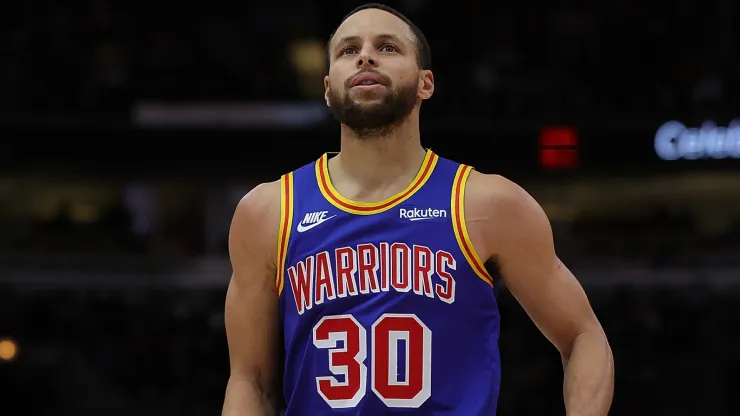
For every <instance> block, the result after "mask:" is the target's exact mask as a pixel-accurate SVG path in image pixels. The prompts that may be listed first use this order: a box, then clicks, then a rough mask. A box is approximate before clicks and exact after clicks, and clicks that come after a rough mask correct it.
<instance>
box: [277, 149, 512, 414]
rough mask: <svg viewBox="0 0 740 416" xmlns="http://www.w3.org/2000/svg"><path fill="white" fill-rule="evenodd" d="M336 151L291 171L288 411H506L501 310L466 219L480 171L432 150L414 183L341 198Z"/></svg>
mask: <svg viewBox="0 0 740 416" xmlns="http://www.w3.org/2000/svg"><path fill="white" fill-rule="evenodd" d="M327 160H328V156H327V155H324V156H322V157H321V158H320V159H319V160H318V161H316V162H315V163H311V164H309V165H307V166H304V167H302V168H300V169H298V170H296V171H295V172H292V173H289V174H287V175H284V176H283V177H282V178H281V184H282V201H281V211H282V212H281V214H282V215H281V226H280V234H279V241H278V276H277V289H278V293H279V295H280V312H281V317H282V325H283V332H284V339H285V374H284V380H285V381H284V394H285V399H286V402H287V413H286V415H287V416H300V415H310V416H320V415H338V414H342V415H368V416H381V415H385V414H396V413H403V414H407V415H412V414H413V415H460V416H477V415H495V414H496V402H497V398H498V392H499V384H500V375H501V367H500V359H499V349H498V337H499V313H498V307H497V305H496V299H495V296H494V292H493V278H492V277H491V275H490V274H489V273H488V272H487V271H486V269H485V268H484V265H483V262H482V261H481V259H480V258H479V257H478V256H477V254H476V253H475V251H474V250H473V246H472V244H471V242H470V238H469V236H468V232H467V228H466V225H465V212H464V196H465V195H464V193H465V183H466V181H467V178H468V175H469V174H470V171H471V168H470V167H469V166H465V165H460V164H458V163H455V162H452V161H450V160H446V159H443V158H440V157H439V156H437V155H436V154H434V153H433V152H431V151H428V152H427V155H426V158H425V160H424V164H423V166H422V168H421V169H420V171H419V173H418V175H417V176H416V178H415V179H414V180H413V182H412V183H411V184H410V185H409V186H408V188H406V189H405V190H404V191H403V192H401V193H399V194H397V195H395V196H393V197H391V198H388V199H387V200H384V201H381V202H377V203H366V202H355V201H351V200H349V199H347V198H344V197H342V196H341V195H340V194H339V193H338V192H337V191H336V189H334V187H333V186H332V184H331V181H330V180H329V174H328V170H327Z"/></svg>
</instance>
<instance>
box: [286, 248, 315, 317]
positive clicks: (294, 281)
mask: <svg viewBox="0 0 740 416" xmlns="http://www.w3.org/2000/svg"><path fill="white" fill-rule="evenodd" d="M297 269H298V272H297V273H296V267H295V266H292V267H290V268H289V269H288V276H289V277H290V285H291V287H292V288H293V298H294V299H295V306H296V309H298V314H299V315H302V314H303V312H304V311H306V310H308V309H311V306H312V300H311V289H312V286H313V279H312V277H313V274H314V269H313V257H309V258H307V259H306V260H305V261H299V262H298V264H297Z"/></svg>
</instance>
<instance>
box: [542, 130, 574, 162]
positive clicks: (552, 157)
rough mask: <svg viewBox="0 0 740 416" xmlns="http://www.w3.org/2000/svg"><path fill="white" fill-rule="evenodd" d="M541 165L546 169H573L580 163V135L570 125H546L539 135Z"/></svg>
mask: <svg viewBox="0 0 740 416" xmlns="http://www.w3.org/2000/svg"><path fill="white" fill-rule="evenodd" d="M539 159H540V165H541V166H542V167H543V168H545V169H572V168H575V167H576V166H577V165H578V135H577V134H576V131H575V130H574V129H573V128H572V127H569V126H550V127H545V128H543V129H542V131H541V132H540V137H539Z"/></svg>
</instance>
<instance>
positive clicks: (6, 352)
mask: <svg viewBox="0 0 740 416" xmlns="http://www.w3.org/2000/svg"><path fill="white" fill-rule="evenodd" d="M17 354H18V346H17V345H16V344H15V342H13V340H11V339H2V340H0V361H13V359H14V358H15V356H16V355H17Z"/></svg>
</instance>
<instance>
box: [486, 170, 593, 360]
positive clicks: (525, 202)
mask: <svg viewBox="0 0 740 416" xmlns="http://www.w3.org/2000/svg"><path fill="white" fill-rule="evenodd" d="M506 186H509V187H511V189H510V190H509V191H508V192H504V193H503V195H502V196H500V197H499V198H498V199H497V201H496V204H495V209H496V211H497V216H496V218H497V221H495V227H494V228H495V229H494V230H493V234H492V239H494V240H495V242H494V243H493V244H495V255H496V258H497V261H498V263H499V268H500V272H501V275H502V278H503V280H504V282H505V284H506V287H507V288H508V289H509V290H510V291H511V293H512V295H513V296H514V297H515V298H516V299H517V301H518V302H519V303H520V304H521V305H522V307H523V308H524V310H525V311H526V312H527V314H528V315H529V316H530V318H531V319H532V321H533V322H534V323H535V325H537V327H538V328H539V329H540V331H542V333H543V334H544V335H545V336H546V337H547V338H548V339H549V340H550V341H551V342H552V343H553V344H554V345H555V346H556V347H557V348H558V349H559V350H560V351H561V352H562V351H565V350H567V349H569V347H570V345H571V343H572V342H573V340H575V338H576V337H577V336H578V335H579V334H581V333H582V332H584V331H585V330H587V329H589V328H590V327H592V326H593V325H599V324H598V321H597V320H596V317H595V315H594V313H593V310H592V309H591V305H590V304H589V301H588V298H587V297H586V293H585V292H584V290H583V287H582V286H581V284H580V283H579V282H578V280H576V278H575V277H574V276H573V274H572V273H571V272H570V270H568V268H567V267H566V266H565V265H564V264H563V263H562V262H561V261H560V259H559V258H558V257H557V255H556V253H555V247H554V243H553V236H552V229H551V227H550V223H549V220H548V219H547V216H546V214H545V212H544V211H543V210H542V208H541V207H540V206H539V204H538V203H537V202H536V201H535V200H534V198H532V197H531V196H530V195H529V194H527V193H526V192H525V191H524V190H523V189H521V188H519V187H518V186H517V185H515V184H513V183H509V185H506Z"/></svg>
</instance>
